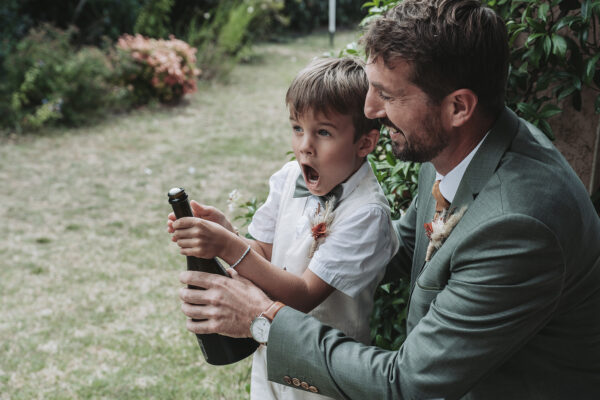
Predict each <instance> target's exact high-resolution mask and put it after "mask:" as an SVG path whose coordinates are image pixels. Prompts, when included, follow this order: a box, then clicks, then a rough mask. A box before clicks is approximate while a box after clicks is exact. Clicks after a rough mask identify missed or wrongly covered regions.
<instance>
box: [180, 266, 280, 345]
mask: <svg viewBox="0 0 600 400" xmlns="http://www.w3.org/2000/svg"><path fill="white" fill-rule="evenodd" d="M228 272H229V274H230V275H231V279H230V278H227V277H224V276H220V275H215V274H209V273H205V272H199V271H184V272H182V273H181V274H180V275H179V280H180V281H181V282H182V283H184V284H187V285H193V286H198V287H201V288H205V289H206V290H198V289H188V288H181V289H179V297H180V298H181V301H182V302H183V304H182V305H181V309H182V311H183V313H184V314H185V315H186V316H188V317H189V318H190V319H188V321H187V324H186V327H187V329H188V330H189V331H191V332H194V333H220V334H222V335H226V336H231V337H250V336H251V335H250V323H251V322H252V320H253V319H254V318H255V317H257V316H258V315H259V314H260V313H261V312H263V311H265V310H266V309H267V308H269V306H270V305H271V304H272V303H273V301H272V300H271V299H269V297H267V295H266V294H265V293H264V292H263V291H262V290H260V289H259V288H258V287H256V286H255V285H254V284H253V283H252V282H250V281H249V280H247V279H245V278H243V277H241V276H240V275H238V273H237V272H236V271H234V270H232V269H229V270H228ZM192 318H193V319H194V320H198V321H192Z"/></svg>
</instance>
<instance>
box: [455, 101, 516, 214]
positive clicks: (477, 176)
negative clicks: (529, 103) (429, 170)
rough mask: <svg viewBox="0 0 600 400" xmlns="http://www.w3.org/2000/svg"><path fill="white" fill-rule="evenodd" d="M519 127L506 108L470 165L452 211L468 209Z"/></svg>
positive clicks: (492, 172) (459, 186) (514, 116)
mask: <svg viewBox="0 0 600 400" xmlns="http://www.w3.org/2000/svg"><path fill="white" fill-rule="evenodd" d="M518 126H519V118H518V117H517V116H516V115H515V114H514V113H513V112H512V111H511V110H509V109H508V108H506V107H505V108H504V111H502V113H501V114H500V116H499V117H498V120H497V121H496V123H495V124H494V126H493V127H492V129H491V130H490V132H489V134H488V136H487V137H486V138H485V141H484V142H483V143H482V144H481V147H480V148H479V150H477V153H475V156H474V157H473V159H472V160H471V162H470V163H469V166H468V167H467V169H466V171H465V174H464V175H463V178H462V180H461V181H460V184H459V185H458V190H457V191H456V195H455V196H454V199H453V200H452V204H451V205H450V208H451V209H454V210H460V209H461V208H462V207H467V209H468V207H469V206H470V205H471V203H472V202H473V200H474V199H475V198H476V197H477V195H478V194H479V192H480V191H481V189H483V187H484V186H485V185H486V184H487V182H488V181H489V179H490V178H491V176H492V175H493V174H494V172H495V171H496V169H497V168H498V164H499V163H500V159H501V158H502V156H503V155H504V153H506V150H507V149H508V147H509V146H510V143H511V142H512V141H513V139H514V137H515V135H516V134H517V131H518Z"/></svg>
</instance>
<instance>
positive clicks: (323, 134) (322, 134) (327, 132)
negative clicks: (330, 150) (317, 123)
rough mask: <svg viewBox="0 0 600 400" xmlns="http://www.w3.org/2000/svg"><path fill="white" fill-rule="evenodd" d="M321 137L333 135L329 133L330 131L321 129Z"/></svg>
mask: <svg viewBox="0 0 600 400" xmlns="http://www.w3.org/2000/svg"><path fill="white" fill-rule="evenodd" d="M318 133H319V135H321V136H331V133H329V131H327V130H325V129H319V132H318Z"/></svg>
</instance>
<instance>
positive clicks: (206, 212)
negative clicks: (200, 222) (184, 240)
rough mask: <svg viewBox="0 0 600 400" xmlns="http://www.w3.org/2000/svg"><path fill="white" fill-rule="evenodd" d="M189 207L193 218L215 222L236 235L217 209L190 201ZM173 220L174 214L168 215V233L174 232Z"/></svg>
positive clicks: (223, 215)
mask: <svg viewBox="0 0 600 400" xmlns="http://www.w3.org/2000/svg"><path fill="white" fill-rule="evenodd" d="M190 207H191V208H192V213H193V214H194V217H196V218H202V219H205V220H208V221H212V222H215V223H217V224H219V225H221V226H222V227H224V228H225V229H227V230H228V231H229V232H233V233H236V231H235V229H234V228H233V225H231V223H230V222H229V220H228V219H227V217H226V216H225V214H223V213H222V212H221V211H220V210H219V209H217V208H215V207H212V206H207V205H203V204H200V203H198V202H197V201H196V200H192V201H191V202H190ZM175 220H176V218H175V214H174V213H170V214H169V220H168V221H167V231H168V232H169V233H173V232H174V230H173V222H174V221H175Z"/></svg>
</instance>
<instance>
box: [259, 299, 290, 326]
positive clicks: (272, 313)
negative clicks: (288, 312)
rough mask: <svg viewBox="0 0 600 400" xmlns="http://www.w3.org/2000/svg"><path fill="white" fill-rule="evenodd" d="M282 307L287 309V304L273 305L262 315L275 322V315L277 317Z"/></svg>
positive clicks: (277, 302) (275, 303)
mask: <svg viewBox="0 0 600 400" xmlns="http://www.w3.org/2000/svg"><path fill="white" fill-rule="evenodd" d="M282 307H285V304H283V303H281V302H279V301H276V302H274V303H273V304H271V306H270V307H269V308H267V311H265V312H263V313H262V316H263V317H265V318H267V319H268V320H269V321H273V319H274V318H275V315H277V313H278V312H279V310H281V308H282Z"/></svg>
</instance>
